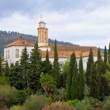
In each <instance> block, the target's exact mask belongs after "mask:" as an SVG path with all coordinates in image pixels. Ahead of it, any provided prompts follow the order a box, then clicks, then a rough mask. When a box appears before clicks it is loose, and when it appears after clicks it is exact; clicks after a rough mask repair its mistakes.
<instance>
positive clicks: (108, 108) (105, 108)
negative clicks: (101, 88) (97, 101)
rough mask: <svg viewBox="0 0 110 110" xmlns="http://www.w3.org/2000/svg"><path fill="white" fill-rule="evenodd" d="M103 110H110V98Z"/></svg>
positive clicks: (105, 102)
mask: <svg viewBox="0 0 110 110" xmlns="http://www.w3.org/2000/svg"><path fill="white" fill-rule="evenodd" d="M103 110H110V97H108V98H107V99H106V100H105V101H104V104H103Z"/></svg>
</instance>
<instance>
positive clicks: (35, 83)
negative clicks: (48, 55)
mask: <svg viewBox="0 0 110 110" xmlns="http://www.w3.org/2000/svg"><path fill="white" fill-rule="evenodd" d="M40 74H41V54H40V50H39V47H38V41H36V43H35V46H34V49H33V50H32V53H31V56H30V74H29V76H30V77H29V87H30V88H31V89H32V90H33V92H36V90H39V89H40V87H41V86H40Z"/></svg>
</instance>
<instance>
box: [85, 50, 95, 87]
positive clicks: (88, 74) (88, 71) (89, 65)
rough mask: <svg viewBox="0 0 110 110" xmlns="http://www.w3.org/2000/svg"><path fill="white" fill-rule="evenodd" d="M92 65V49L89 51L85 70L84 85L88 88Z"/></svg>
mask: <svg viewBox="0 0 110 110" xmlns="http://www.w3.org/2000/svg"><path fill="white" fill-rule="evenodd" d="M93 64H94V59H93V51H92V49H90V52H89V58H88V62H87V69H86V84H87V86H88V87H89V86H90V85H91V75H92V67H93Z"/></svg>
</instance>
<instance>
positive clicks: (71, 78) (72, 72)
mask: <svg viewBox="0 0 110 110" xmlns="http://www.w3.org/2000/svg"><path fill="white" fill-rule="evenodd" d="M77 78H78V69H77V62H76V56H75V54H74V53H72V55H71V58H70V64H69V73H68V76H67V98H68V99H75V98H78V89H77V88H78V83H77V82H78V80H77Z"/></svg>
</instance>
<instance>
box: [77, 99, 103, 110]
mask: <svg viewBox="0 0 110 110" xmlns="http://www.w3.org/2000/svg"><path fill="white" fill-rule="evenodd" d="M97 104H98V105H101V102H100V101H99V100H97V99H94V98H85V99H84V100H82V101H81V102H80V103H79V105H78V106H77V107H76V109H77V110H95V108H96V105H97Z"/></svg>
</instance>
